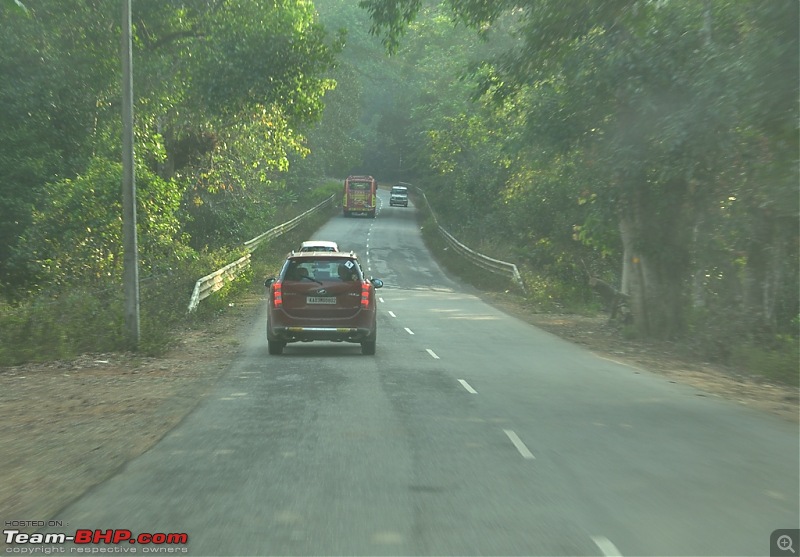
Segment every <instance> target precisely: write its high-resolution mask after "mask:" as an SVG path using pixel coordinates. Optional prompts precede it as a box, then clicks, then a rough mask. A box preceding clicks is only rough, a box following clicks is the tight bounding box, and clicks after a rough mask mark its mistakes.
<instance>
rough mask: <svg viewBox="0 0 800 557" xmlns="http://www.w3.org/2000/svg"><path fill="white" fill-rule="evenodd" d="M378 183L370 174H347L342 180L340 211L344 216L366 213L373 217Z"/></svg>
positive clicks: (376, 201)
mask: <svg viewBox="0 0 800 557" xmlns="http://www.w3.org/2000/svg"><path fill="white" fill-rule="evenodd" d="M377 189H378V184H377V182H375V178H373V177H372V176H348V177H347V179H346V180H345V181H344V198H343V199H342V212H343V213H344V216H346V217H349V216H350V215H367V216H369V217H371V218H373V219H374V218H375V208H376V207H377V204H378V194H377Z"/></svg>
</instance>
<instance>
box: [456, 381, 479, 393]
mask: <svg viewBox="0 0 800 557" xmlns="http://www.w3.org/2000/svg"><path fill="white" fill-rule="evenodd" d="M458 382H459V383H461V386H462V387H464V388H465V389H466V390H467V392H468V393H472V394H473V395H476V394H478V391H476V390H475V389H473V388H472V386H470V384H469V383H467V382H466V381H464V380H463V379H459V380H458Z"/></svg>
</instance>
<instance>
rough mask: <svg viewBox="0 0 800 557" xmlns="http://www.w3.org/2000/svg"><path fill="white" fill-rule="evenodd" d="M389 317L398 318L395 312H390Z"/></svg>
mask: <svg viewBox="0 0 800 557" xmlns="http://www.w3.org/2000/svg"><path fill="white" fill-rule="evenodd" d="M389 315H391V316H392V317H397V316H396V315H395V314H394V312H393V311H390V312H389Z"/></svg>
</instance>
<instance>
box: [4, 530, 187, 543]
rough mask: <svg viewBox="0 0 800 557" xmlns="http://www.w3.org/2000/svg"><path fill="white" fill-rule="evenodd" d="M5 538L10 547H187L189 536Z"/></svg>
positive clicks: (7, 533)
mask: <svg viewBox="0 0 800 557" xmlns="http://www.w3.org/2000/svg"><path fill="white" fill-rule="evenodd" d="M3 537H4V538H5V542H6V544H8V545H42V544H45V545H59V544H66V543H73V544H76V545H90V544H93V545H99V544H101V543H103V544H122V543H129V544H140V545H144V546H150V545H155V546H166V545H186V544H187V543H188V542H189V535H188V534H186V533H180V534H178V533H172V534H167V533H163V532H154V533H148V532H144V533H142V534H136V535H134V534H133V532H131V531H130V530H76V531H75V533H74V534H65V533H46V534H40V533H35V534H27V533H25V532H21V531H19V530H10V529H8V530H3Z"/></svg>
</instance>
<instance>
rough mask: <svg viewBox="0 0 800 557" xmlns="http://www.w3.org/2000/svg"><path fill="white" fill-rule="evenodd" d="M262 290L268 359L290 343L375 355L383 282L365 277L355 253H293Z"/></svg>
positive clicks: (279, 352)
mask: <svg viewBox="0 0 800 557" xmlns="http://www.w3.org/2000/svg"><path fill="white" fill-rule="evenodd" d="M264 286H266V287H267V288H268V289H269V300H268V303H267V345H268V349H269V353H270V354H274V355H277V354H282V353H283V349H284V347H285V346H286V344H288V343H292V342H311V341H318V340H326V341H331V342H352V343H360V344H361V353H362V354H367V355H372V354H375V345H376V340H377V335H378V329H377V327H378V322H377V303H378V302H377V297H376V296H375V289H376V288H381V287H382V286H383V281H382V280H380V279H376V278H371V277H370V278H367V277H366V276H365V275H364V271H363V270H362V269H361V265H360V264H359V262H358V257H357V256H356V255H355V254H354V253H353V252H349V253H344V252H325V253H324V252H318V251H312V252H301V253H295V252H292V253H291V254H289V256H288V257H287V258H286V261H285V262H284V264H283V267H282V268H281V271H280V273H279V275H278V276H277V277H274V278H269V279H267V280H266V282H265V283H264Z"/></svg>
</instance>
